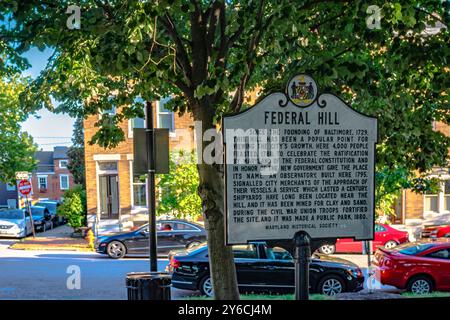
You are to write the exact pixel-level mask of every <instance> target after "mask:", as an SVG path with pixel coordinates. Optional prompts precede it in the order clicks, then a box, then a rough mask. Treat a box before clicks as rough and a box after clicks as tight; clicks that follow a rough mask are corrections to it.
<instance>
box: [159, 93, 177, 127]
mask: <svg viewBox="0 0 450 320" xmlns="http://www.w3.org/2000/svg"><path fill="white" fill-rule="evenodd" d="M170 99H171V97H167V98H163V99H161V100H160V101H158V103H157V115H158V123H157V124H158V128H166V129H169V132H174V131H175V122H174V113H173V112H172V111H170V110H168V109H167V108H166V107H165V105H166V104H167V103H168V102H169V101H170Z"/></svg>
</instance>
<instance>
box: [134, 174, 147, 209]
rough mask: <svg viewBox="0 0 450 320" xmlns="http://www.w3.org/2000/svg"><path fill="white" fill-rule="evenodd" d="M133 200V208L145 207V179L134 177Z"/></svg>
mask: <svg viewBox="0 0 450 320" xmlns="http://www.w3.org/2000/svg"><path fill="white" fill-rule="evenodd" d="M133 199H134V203H133V206H134V207H145V206H147V193H146V183H145V179H141V177H140V176H134V178H133Z"/></svg>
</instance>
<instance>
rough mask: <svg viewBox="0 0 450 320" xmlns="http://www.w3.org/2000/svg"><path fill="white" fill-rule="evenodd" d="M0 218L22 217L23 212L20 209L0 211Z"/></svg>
mask: <svg viewBox="0 0 450 320" xmlns="http://www.w3.org/2000/svg"><path fill="white" fill-rule="evenodd" d="M0 219H7V220H9V219H11V220H13V219H23V213H22V212H21V211H20V210H8V211H0Z"/></svg>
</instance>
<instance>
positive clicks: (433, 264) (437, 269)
mask: <svg viewBox="0 0 450 320" xmlns="http://www.w3.org/2000/svg"><path fill="white" fill-rule="evenodd" d="M425 258H427V259H429V263H428V265H427V267H428V268H429V269H431V271H432V274H433V276H434V277H436V278H437V279H436V285H437V286H438V287H439V289H440V290H449V289H450V248H444V249H437V250H436V251H433V252H431V253H428V254H427V255H426V256H425Z"/></svg>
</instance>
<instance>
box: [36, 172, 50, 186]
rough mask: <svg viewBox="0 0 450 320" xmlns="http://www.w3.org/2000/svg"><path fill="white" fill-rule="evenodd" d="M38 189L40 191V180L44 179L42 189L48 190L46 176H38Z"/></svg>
mask: <svg viewBox="0 0 450 320" xmlns="http://www.w3.org/2000/svg"><path fill="white" fill-rule="evenodd" d="M37 178H38V188H39V189H41V181H40V180H41V178H44V179H45V188H42V189H48V176H47V175H38V176H37Z"/></svg>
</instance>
